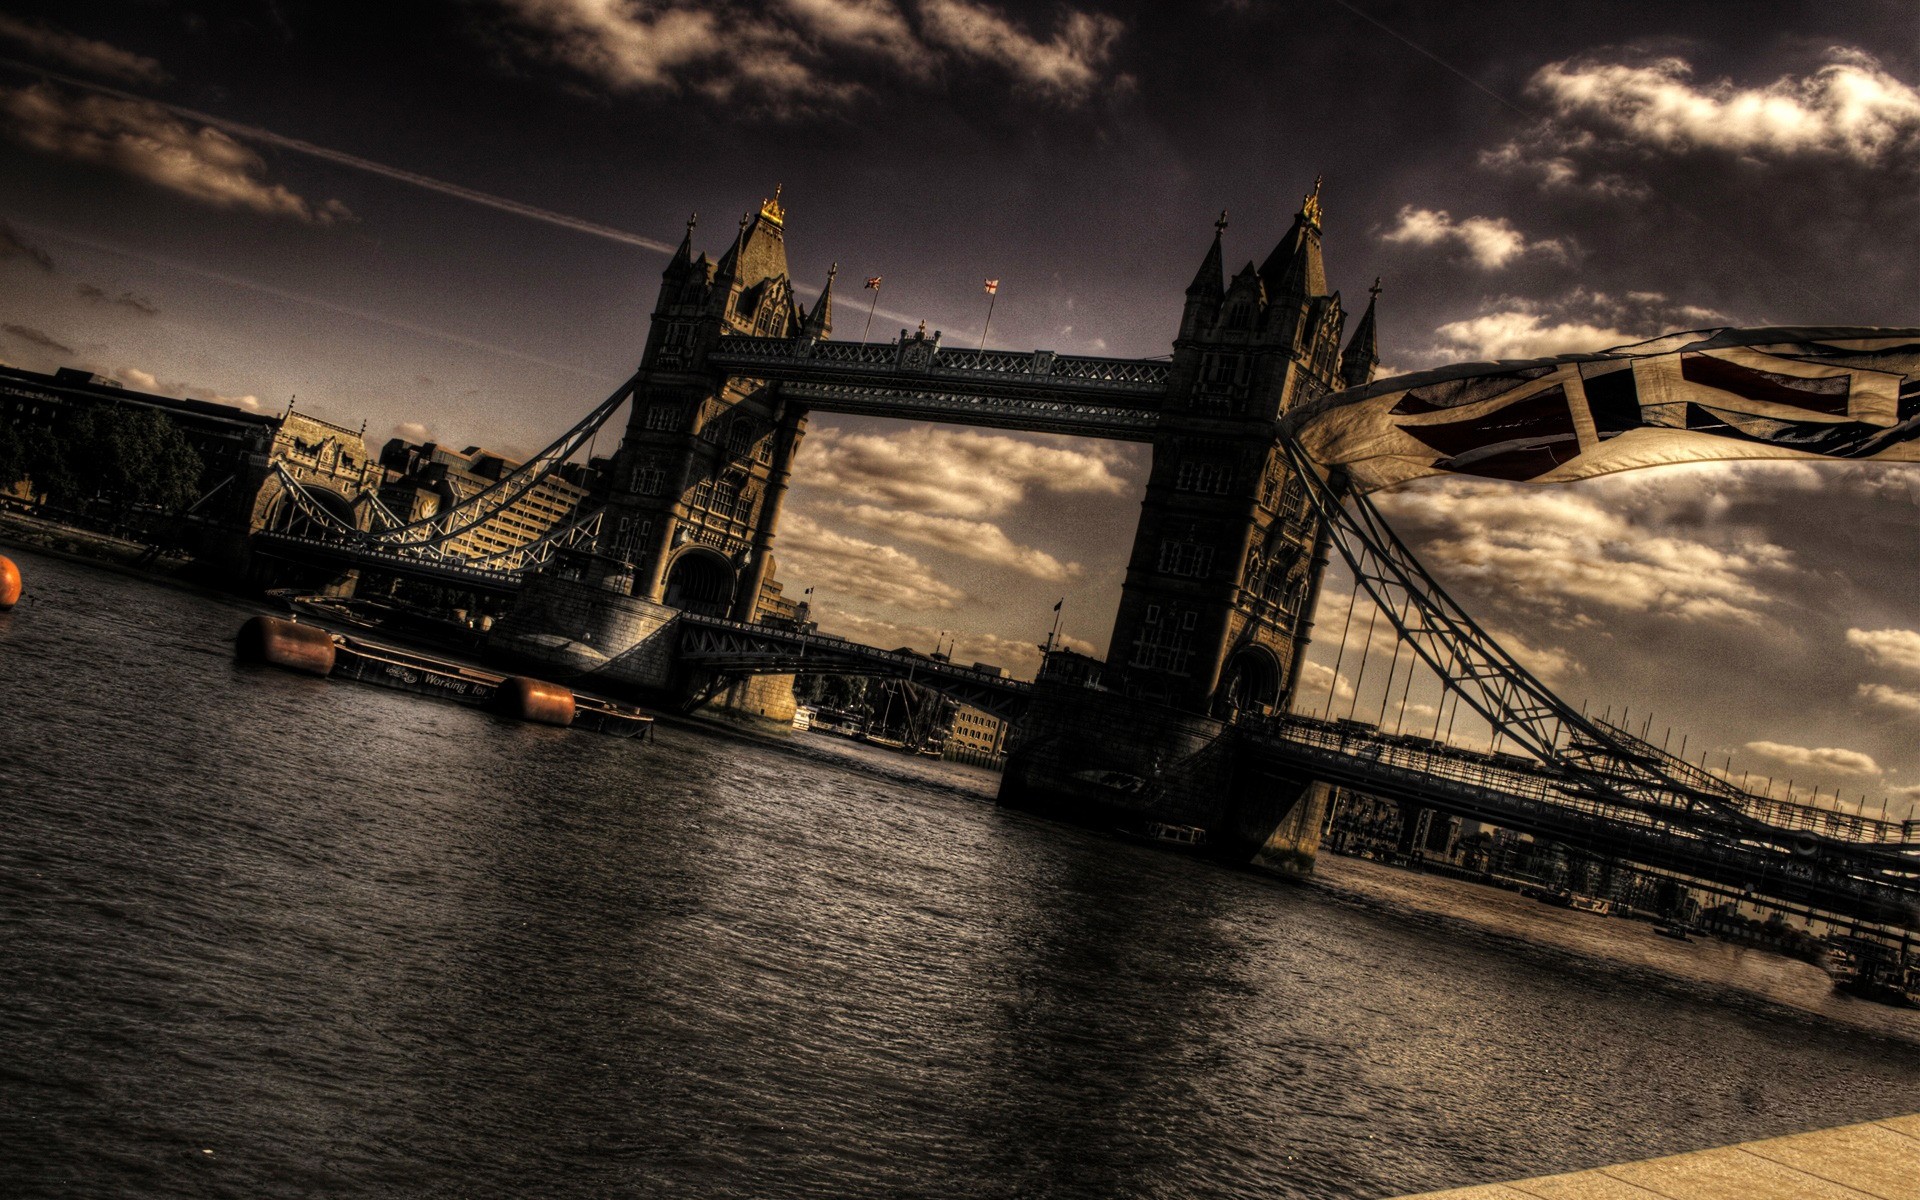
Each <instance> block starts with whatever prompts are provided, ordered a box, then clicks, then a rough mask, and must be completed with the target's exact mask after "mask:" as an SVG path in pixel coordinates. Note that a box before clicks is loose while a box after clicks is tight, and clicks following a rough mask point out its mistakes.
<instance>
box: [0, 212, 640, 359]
mask: <svg viewBox="0 0 1920 1200" xmlns="http://www.w3.org/2000/svg"><path fill="white" fill-rule="evenodd" d="M17 224H18V226H19V227H20V228H21V229H27V230H31V231H32V232H34V233H36V234H39V235H40V236H41V237H46V238H52V239H54V240H56V241H62V242H66V243H69V244H70V245H75V246H81V247H84V248H85V249H88V250H93V251H97V252H99V253H101V254H113V255H118V256H120V257H122V258H131V259H133V260H135V261H136V262H144V263H148V264H150V265H152V266H156V267H163V268H165V269H167V270H169V271H180V272H182V273H184V274H187V275H194V276H198V277H199V278H201V279H205V280H209V281H211V282H213V283H222V284H225V285H227V286H228V287H236V288H243V289H245V290H247V291H250V292H258V293H259V294H260V295H263V296H271V297H273V298H274V299H276V300H284V301H286V302H288V303H289V304H304V305H306V306H307V307H309V308H317V309H320V310H322V311H324V312H330V313H336V314H338V315H340V316H343V317H352V318H353V319H354V320H357V321H367V322H370V323H372V324H374V325H385V326H386V327H388V328H389V329H398V330H400V331H402V332H404V333H411V334H415V335H417V336H420V337H429V338H434V339H437V340H439V341H443V342H451V343H453V344H454V345H456V346H465V347H468V348H469V349H473V350H485V351H487V352H488V353H489V354H498V355H500V356H501V357H503V358H514V359H519V360H520V361H521V362H528V363H533V364H534V365H536V366H542V367H549V368H552V369H553V370H556V371H565V372H567V373H568V374H570V375H578V376H580V377H581V378H583V379H594V380H600V381H605V380H606V379H607V377H608V376H607V374H606V373H605V372H601V371H590V370H587V369H586V368H583V367H581V366H579V365H578V364H577V363H566V362H559V361H557V360H555V359H551V358H542V357H540V356H539V355H537V354H528V353H526V352H525V351H523V350H514V349H512V348H510V347H507V346H501V345H496V344H495V343H493V342H484V341H481V340H480V339H479V338H471V337H467V336H466V335H465V334H460V333H451V332H449V331H447V330H445V329H435V328H434V327H433V326H431V325H418V324H415V323H414V322H412V321H405V320H401V319H400V318H398V317H389V316H386V315H385V314H383V313H377V312H372V311H369V310H367V309H364V308H353V307H350V306H348V305H345V304H335V303H334V302H332V301H331V300H322V299H320V298H319V297H317V296H306V295H302V294H301V293H299V292H290V291H287V290H286V289H285V288H277V287H273V286H271V285H270V284H265V283H260V282H258V281H256V280H252V279H246V278H242V277H241V276H238V275H228V274H226V273H224V272H221V271H211V270H208V269H207V268H206V267H200V266H195V265H194V264H192V263H188V262H181V261H180V260H179V259H177V258H168V257H166V256H165V255H160V254H147V253H144V252H143V251H139V250H131V249H128V248H127V247H125V246H115V245H113V244H112V243H110V242H96V241H94V240H92V239H91V238H84V237H79V236H76V235H74V234H71V233H66V232H63V231H61V230H58V229H50V228H48V227H47V226H44V225H32V224H29V223H26V222H17Z"/></svg>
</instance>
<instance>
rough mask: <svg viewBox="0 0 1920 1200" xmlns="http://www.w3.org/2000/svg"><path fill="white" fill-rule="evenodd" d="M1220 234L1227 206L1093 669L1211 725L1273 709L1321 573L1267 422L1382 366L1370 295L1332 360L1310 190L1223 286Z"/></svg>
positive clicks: (1300, 497) (1193, 296)
mask: <svg viewBox="0 0 1920 1200" xmlns="http://www.w3.org/2000/svg"><path fill="white" fill-rule="evenodd" d="M1225 228H1226V214H1224V213H1222V214H1221V219H1220V221H1219V222H1217V224H1216V228H1215V231H1214V237H1213V244H1212V246H1211V247H1210V248H1209V249H1208V250H1207V254H1206V258H1205V260H1204V261H1203V262H1202V263H1201V264H1200V270H1199V273H1198V274H1196V275H1195V276H1194V280H1193V283H1192V284H1190V285H1189V286H1188V288H1187V298H1186V306H1185V309H1184V311H1183V312H1182V314H1181V318H1180V330H1179V334H1178V335H1177V337H1176V338H1175V340H1174V344H1173V366H1172V374H1171V380H1170V384H1169V388H1168V399H1167V403H1166V407H1165V409H1164V410H1163V413H1162V417H1161V425H1160V432H1159V433H1158V435H1157V436H1156V437H1155V439H1154V442H1153V467H1152V472H1151V474H1150V475H1149V477H1148V481H1147V492H1146V499H1145V500H1144V502H1143V504H1142V510H1141V516H1140V525H1139V527H1138V530H1137V532H1136V533H1135V535H1134V544H1133V553H1132V556H1131V558H1130V559H1129V560H1128V564H1127V577H1126V584H1125V588H1124V590H1123V591H1122V593H1121V599H1120V609H1119V613H1118V616H1117V618H1116V620H1115V622H1114V629H1113V637H1112V641H1111V643H1110V647H1109V649H1108V652H1107V669H1106V671H1105V672H1104V673H1103V678H1104V679H1105V681H1106V683H1107V686H1109V687H1115V686H1118V687H1120V688H1123V689H1124V690H1125V692H1126V693H1127V694H1129V695H1131V696H1134V697H1136V698H1139V699H1144V700H1152V701H1156V702H1159V703H1162V704H1166V705H1170V706H1172V707H1174V708H1178V709H1182V710H1185V711H1188V712H1195V713H1206V714H1210V715H1214V716H1227V715H1229V714H1230V713H1234V712H1246V711H1257V712H1261V713H1267V712H1272V711H1274V710H1275V709H1276V708H1280V707H1284V705H1285V702H1286V700H1287V697H1288V695H1289V693H1290V692H1291V691H1292V690H1293V688H1294V687H1295V686H1296V684H1297V681H1298V677H1299V673H1300V665H1301V661H1302V657H1303V654H1304V647H1305V643H1306V639H1307V633H1308V629H1309V626H1310V623H1311V619H1312V612H1313V605H1314V601H1315V599H1316V597H1317V593H1318V584H1319V578H1320V573H1321V570H1322V568H1323V567H1324V565H1325V555H1326V547H1325V545H1324V542H1323V541H1322V539H1321V534H1320V532H1319V529H1318V523H1317V522H1316V521H1315V519H1314V517H1313V514H1312V511H1311V509H1310V507H1309V506H1308V503H1307V499H1306V493H1305V490H1304V488H1303V486H1302V485H1301V483H1300V481H1299V480H1298V479H1296V478H1295V477H1294V475H1293V474H1292V472H1291V471H1290V470H1289V468H1288V467H1287V464H1286V459H1285V457H1284V455H1283V454H1282V453H1281V451H1280V450H1279V448H1278V446H1277V445H1276V444H1275V442H1274V437H1273V428H1274V421H1275V420H1276V419H1277V418H1278V417H1279V416H1280V415H1281V414H1282V413H1285V412H1286V411H1288V410H1289V409H1291V408H1292V407H1293V406H1295V405H1297V404H1301V403H1303V402H1306V401H1308V400H1311V399H1313V398H1315V397H1317V396H1320V395H1322V394H1324V393H1326V392H1328V391H1331V390H1334V389H1336V388H1341V387H1351V386H1358V385H1359V384H1362V383H1366V382H1368V381H1369V380H1371V378H1372V375H1373V369H1374V367H1375V366H1376V365H1377V363H1378V361H1379V356H1378V354H1377V352H1376V349H1375V335H1374V306H1373V304H1372V302H1371V301H1370V302H1369V303H1368V306H1367V310H1366V314H1365V315H1364V316H1363V317H1362V318H1361V319H1360V322H1359V324H1358V326H1357V327H1356V328H1355V331H1354V335H1353V338H1352V340H1351V341H1350V342H1349V343H1348V345H1347V348H1346V351H1345V353H1344V354H1343V353H1342V352H1341V349H1340V340H1341V334H1342V326H1343V325H1344V323H1345V320H1346V314H1345V313H1344V312H1343V311H1342V309H1341V306H1340V295H1339V293H1337V292H1329V291H1328V289H1327V279H1326V268H1325V267H1324V265H1323V264H1322V261H1321V251H1320V185H1319V183H1318V182H1317V181H1316V182H1315V184H1314V189H1313V191H1312V192H1311V193H1310V194H1309V195H1308V196H1307V197H1306V199H1305V201H1304V202H1303V203H1302V204H1301V206H1300V211H1299V212H1298V213H1297V214H1296V215H1295V216H1294V219H1293V225H1292V227H1291V228H1290V229H1288V230H1287V233H1286V236H1285V237H1283V238H1281V239H1280V243H1279V244H1278V245H1277V246H1275V247H1274V249H1273V252H1272V253H1271V254H1269V255H1268V256H1267V259H1266V261H1265V262H1264V263H1262V264H1261V265H1260V266H1258V267H1256V266H1254V264H1253V263H1251V262H1249V263H1247V265H1246V266H1245V267H1243V268H1241V270H1240V271H1239V273H1238V274H1236V275H1234V276H1233V278H1232V279H1231V280H1227V279H1225V278H1224V274H1225V272H1224V270H1223V267H1222V261H1221V247H1220V240H1221V233H1222V232H1223V231H1224V230H1225ZM1116 668H1117V669H1116Z"/></svg>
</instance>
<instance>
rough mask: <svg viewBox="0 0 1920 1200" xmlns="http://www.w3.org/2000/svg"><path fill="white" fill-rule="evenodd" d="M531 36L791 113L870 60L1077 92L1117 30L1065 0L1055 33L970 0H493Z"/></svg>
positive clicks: (855, 79) (900, 68) (1093, 77)
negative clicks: (1000, 75) (905, 2)
mask: <svg viewBox="0 0 1920 1200" xmlns="http://www.w3.org/2000/svg"><path fill="white" fill-rule="evenodd" d="M501 3H502V5H503V7H504V8H505V9H506V11H507V12H508V14H509V15H510V17H511V19H512V20H513V22H514V23H515V25H517V26H518V28H519V29H520V30H522V31H523V32H524V33H525V34H526V35H527V36H526V48H527V50H528V51H529V52H530V53H532V54H535V55H537V56H539V57H543V58H547V59H550V60H553V61H556V62H559V63H562V64H564V65H565V66H567V67H570V68H572V69H573V70H575V71H578V72H580V73H581V74H583V75H586V76H589V77H591V78H593V79H595V80H598V81H599V82H601V83H603V84H606V85H608V86H611V87H614V88H618V89H621V90H626V91H644V90H654V91H671V90H680V91H690V92H695V93H699V94H703V95H706V96H708V97H710V98H712V99H715V100H723V101H724V100H733V99H735V98H738V97H745V98H749V99H757V100H760V101H765V102H768V111H769V112H771V113H773V114H775V115H782V116H792V115H796V114H799V113H805V112H808V111H812V110H815V109H819V108H828V107H832V106H835V105H839V104H843V103H845V102H846V101H848V100H850V99H852V98H853V97H854V96H856V95H858V94H859V93H861V92H862V91H865V90H867V85H868V83H869V82H870V81H871V80H872V79H873V78H874V73H875V72H876V71H877V70H884V71H886V72H887V73H889V74H890V75H891V77H893V78H896V79H901V80H906V81H927V80H931V79H932V78H933V77H934V75H935V74H936V72H937V71H939V70H940V69H942V68H950V67H958V66H961V65H967V64H973V65H978V64H987V65H991V66H995V67H998V68H1000V69H1001V70H1004V71H1005V72H1007V74H1008V75H1009V76H1011V78H1012V79H1013V81H1014V83H1015V85H1016V87H1018V88H1020V89H1021V90H1024V91H1027V92H1031V93H1033V94H1035V95H1039V96H1043V97H1046V98H1048V99H1052V100H1057V101H1060V102H1064V103H1070V104H1071V103H1079V102H1081V101H1084V100H1085V99H1086V98H1087V97H1088V96H1090V95H1091V94H1092V93H1093V92H1094V91H1095V90H1096V89H1097V88H1098V87H1100V86H1101V85H1102V84H1103V83H1104V82H1106V76H1105V74H1104V70H1105V68H1106V66H1107V64H1108V62H1109V61H1110V59H1111V57H1112V51H1113V44H1114V42H1115V41H1116V39H1117V38H1118V37H1119V35H1120V33H1121V32H1122V26H1121V24H1120V22H1119V21H1117V20H1115V19H1114V18H1112V17H1108V16H1100V15H1093V14H1088V13H1083V12H1079V11H1075V10H1068V11H1066V12H1065V13H1064V14H1063V15H1062V16H1061V18H1060V20H1059V23H1058V25H1057V26H1056V28H1055V29H1054V30H1053V31H1052V33H1051V36H1044V37H1043V36H1040V35H1036V34H1035V33H1033V32H1031V31H1030V30H1028V29H1026V28H1024V27H1022V25H1020V24H1019V23H1017V22H1015V21H1014V20H1012V19H1011V18H1009V17H1008V16H1007V15H1006V14H1004V13H1002V12H1001V11H1000V10H998V9H996V8H993V7H990V6H988V5H984V4H978V3H973V2H971V0H919V3H917V4H915V5H912V6H906V7H903V6H902V5H900V4H897V3H894V2H892V0H783V2H782V3H779V4H775V5H751V4H744V3H733V2H729V0H713V2H708V3H691V2H685V0H662V2H652V0H501Z"/></svg>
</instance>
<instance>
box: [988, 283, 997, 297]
mask: <svg viewBox="0 0 1920 1200" xmlns="http://www.w3.org/2000/svg"><path fill="white" fill-rule="evenodd" d="M999 290H1000V281H999V280H998V279H989V280H987V295H989V296H991V295H993V294H995V293H996V292H998V291H999Z"/></svg>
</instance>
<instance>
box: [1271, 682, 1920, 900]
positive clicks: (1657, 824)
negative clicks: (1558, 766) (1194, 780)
mask: <svg viewBox="0 0 1920 1200" xmlns="http://www.w3.org/2000/svg"><path fill="white" fill-rule="evenodd" d="M1237 734H1238V736H1239V738H1240V739H1241V742H1242V746H1243V748H1244V752H1247V753H1250V754H1252V755H1253V756H1254V761H1256V762H1260V763H1262V764H1263V765H1266V766H1268V767H1272V768H1279V769H1280V770H1283V771H1285V772H1287V773H1289V774H1292V775H1296V776H1298V775H1305V776H1307V777H1310V778H1313V779H1318V780H1322V781H1324V782H1327V783H1331V784H1334V785H1337V786H1342V787H1348V788H1352V789H1354V790H1356V791H1361V792H1366V793H1368V794H1370V795H1375V796H1380V797H1382V798H1385V799H1388V800H1396V801H1403V802H1406V803H1408V804H1418V805H1420V806H1422V807H1425V808H1433V809H1437V810H1439V811H1441V812H1446V813H1450V814H1453V815H1456V816H1460V817H1466V818H1469V819H1471V820H1475V821H1483V822H1485V823H1487V824H1489V825H1495V826H1498V827H1500V828H1502V829H1511V830H1513V831H1515V832H1517V833H1528V834H1532V835H1534V836H1535V837H1540V838H1546V839H1550V840H1552V841H1556V842H1561V843H1564V844H1567V845H1571V846H1574V847H1578V848H1580V849H1584V850H1586V851H1588V852H1590V853H1593V854H1596V855H1600V856H1603V857H1610V858H1617V859H1620V860H1622V861H1625V862H1630V863H1634V864H1637V865H1639V866H1641V867H1644V868H1648V869H1651V870H1654V871H1658V872H1664V873H1668V874H1672V875H1674V876H1678V877H1683V878H1686V879H1696V880H1701V881H1704V882H1707V883H1711V884H1717V885H1719V886H1720V887H1722V888H1724V889H1727V890H1728V891H1730V892H1732V893H1734V894H1744V895H1752V896H1755V897H1765V898H1767V899H1771V900H1775V901H1782V902H1786V903H1788V904H1797V905H1801V906H1803V907H1806V908H1809V909H1815V910H1818V911H1821V912H1825V913H1830V914H1836V915H1841V916H1846V917H1850V918H1854V919H1857V920H1862V921H1868V922H1871V923H1874V924H1880V925H1889V926H1897V927H1902V928H1920V838H1916V837H1915V833H1916V832H1920V831H1917V830H1916V828H1915V827H1916V825H1920V822H1911V821H1910V822H1906V823H1905V824H1904V825H1902V824H1897V823H1891V822H1881V821H1871V820H1864V819H1862V818H1857V817H1850V816H1847V815H1845V814H1836V813H1830V812H1827V811H1825V810H1821V809H1813V808H1808V807H1807V806H1804V805H1790V804H1780V803H1778V802H1762V803H1763V804H1765V805H1766V807H1767V809H1769V810H1771V812H1772V813H1773V815H1774V819H1773V820H1761V819H1759V818H1757V817H1754V816H1749V815H1747V814H1744V813H1739V812H1731V811H1728V810H1727V809H1725V808H1722V807H1718V806H1714V805H1709V804H1703V803H1701V802H1700V799H1699V798H1698V797H1688V796H1682V795H1677V794H1676V795H1672V796H1667V797H1663V798H1661V799H1660V800H1658V801H1647V802H1634V801H1631V800H1628V799H1625V798H1623V796H1622V795H1621V793H1620V792H1615V791H1610V790H1609V789H1608V786H1607V785H1608V782H1609V780H1608V777H1607V776H1606V775H1605V774H1604V773H1603V772H1600V771H1592V772H1583V773H1573V774H1561V773H1559V772H1556V771H1554V770H1551V769H1549V768H1547V767H1545V766H1543V765H1541V764H1539V763H1537V762H1533V761H1531V760H1527V759H1521V758H1519V757H1517V756H1511V755H1503V756H1499V757H1497V758H1496V757H1492V756H1487V755H1480V754H1475V753H1473V752H1470V751H1465V750H1462V749H1459V748H1457V747H1450V746H1445V745H1442V744H1440V743H1436V742H1431V741H1428V740H1426V739H1423V738H1405V737H1394V736H1383V735H1381V734H1379V733H1378V732H1377V731H1373V730H1371V729H1366V728H1356V727H1354V726H1351V725H1343V724H1340V723H1337V722H1325V721H1320V720H1318V719H1315V718H1311V717H1301V716H1285V717H1278V718H1274V719H1271V720H1268V721H1263V722H1257V723H1256V722H1243V723H1242V724H1241V725H1239V726H1238V727H1237ZM1756 799H1757V798H1756ZM1849 830H1851V831H1852V832H1854V833H1855V834H1856V837H1855V838H1853V839H1847V838H1844V837H1842V836H1838V835H1840V834H1843V833H1845V832H1848V831H1849Z"/></svg>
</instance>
